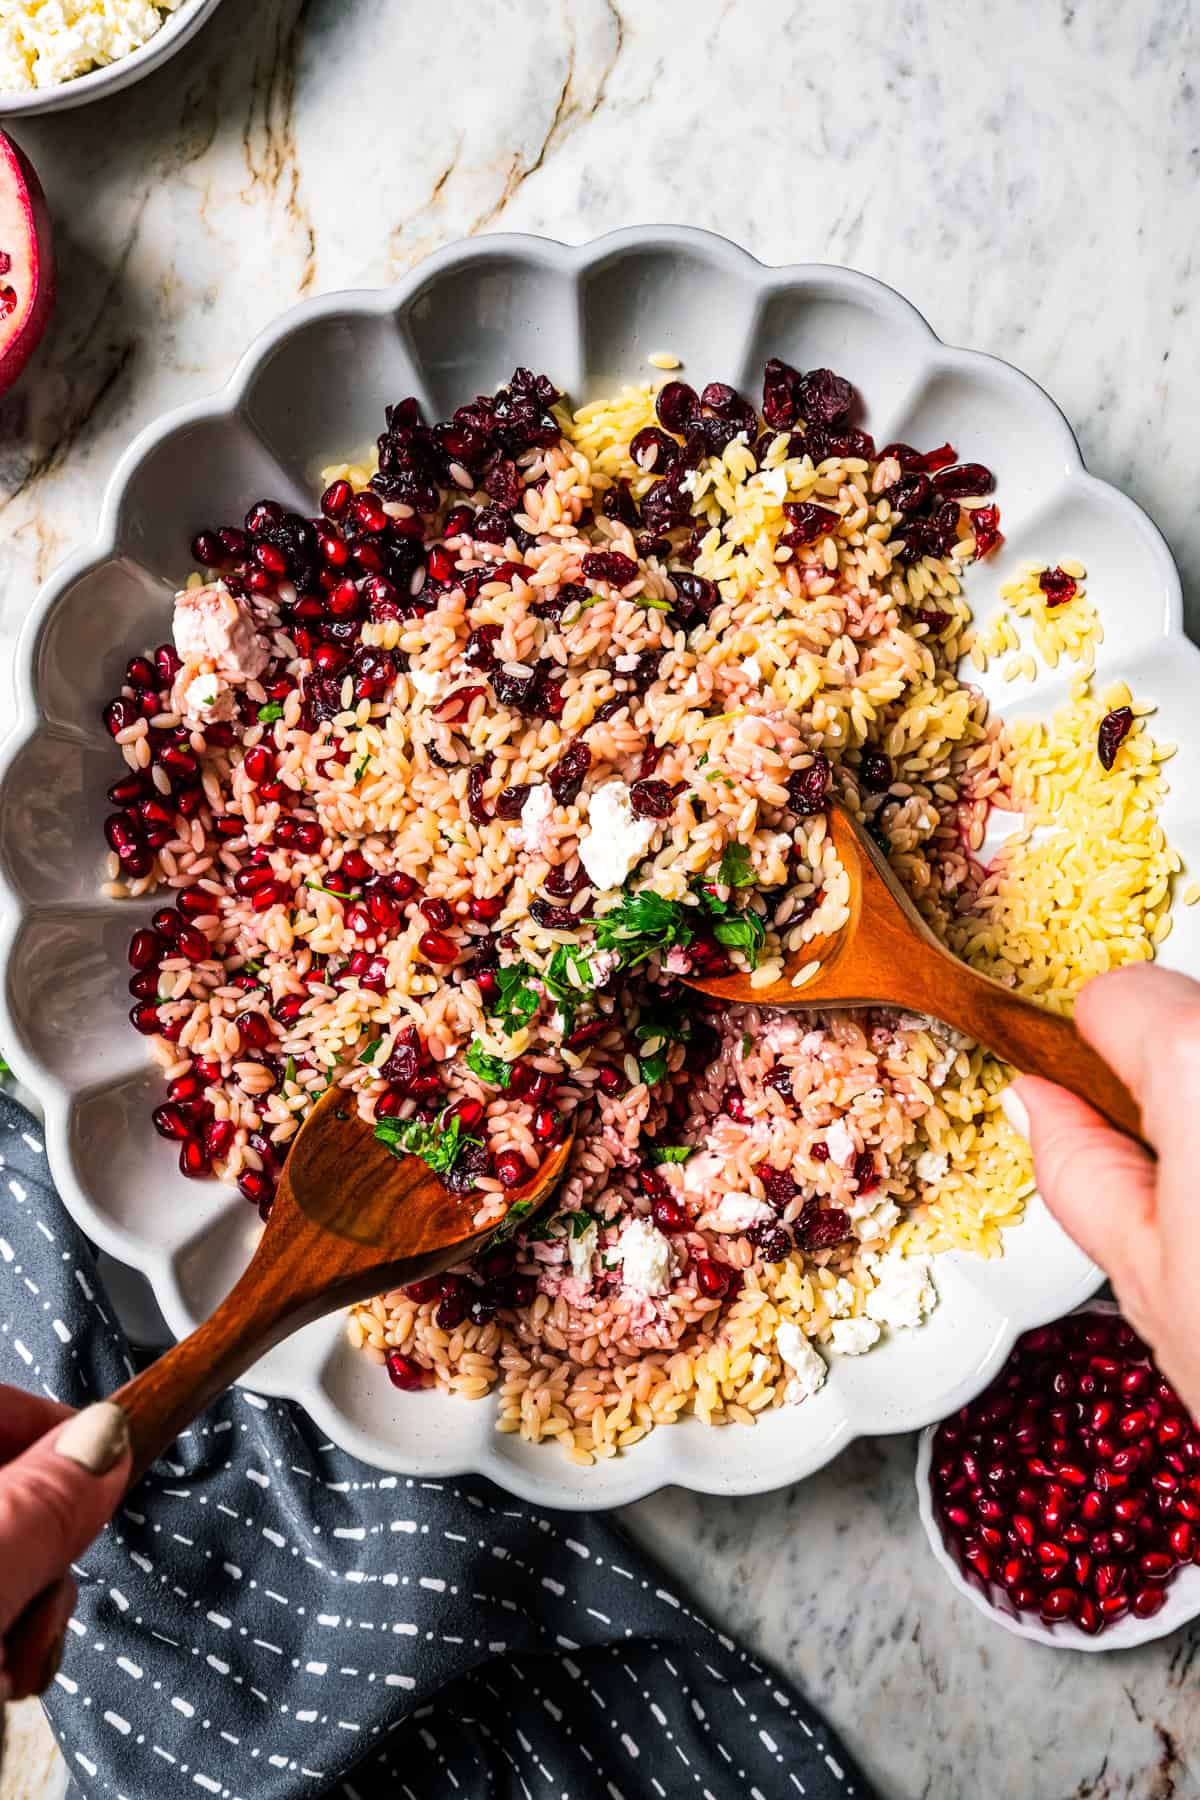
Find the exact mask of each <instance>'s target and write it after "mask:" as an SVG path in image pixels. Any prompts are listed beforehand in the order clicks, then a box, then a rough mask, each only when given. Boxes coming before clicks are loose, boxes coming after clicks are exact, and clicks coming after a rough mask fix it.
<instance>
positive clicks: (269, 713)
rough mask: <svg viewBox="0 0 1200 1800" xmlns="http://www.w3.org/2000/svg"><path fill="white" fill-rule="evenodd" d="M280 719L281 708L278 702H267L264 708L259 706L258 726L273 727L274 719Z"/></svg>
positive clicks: (281, 715) (281, 714)
mask: <svg viewBox="0 0 1200 1800" xmlns="http://www.w3.org/2000/svg"><path fill="white" fill-rule="evenodd" d="M282 717H283V707H282V705H281V704H280V702H279V701H278V700H268V701H267V704H266V705H265V706H260V707H259V709H258V722H259V724H260V725H273V724H274V723H275V721H276V719H282Z"/></svg>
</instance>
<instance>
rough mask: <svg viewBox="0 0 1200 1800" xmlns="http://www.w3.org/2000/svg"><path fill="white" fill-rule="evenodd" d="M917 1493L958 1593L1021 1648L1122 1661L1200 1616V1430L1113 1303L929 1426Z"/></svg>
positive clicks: (1022, 1343) (1028, 1350) (1027, 1343)
mask: <svg viewBox="0 0 1200 1800" xmlns="http://www.w3.org/2000/svg"><path fill="white" fill-rule="evenodd" d="M917 1494H918V1500H919V1505H920V1512H921V1519H922V1522H923V1524H924V1526H925V1530H926V1532H927V1533H928V1536H929V1542H930V1544H931V1546H932V1548H933V1553H934V1555H935V1556H936V1557H937V1559H938V1561H939V1562H940V1563H941V1565H942V1567H943V1568H944V1569H945V1571H946V1573H947V1574H948V1575H949V1577H950V1579H951V1580H952V1581H953V1583H954V1585H955V1586H956V1587H957V1588H958V1589H959V1591H960V1592H961V1593H963V1594H965V1595H966V1596H967V1598H968V1599H969V1600H970V1601H971V1603H972V1605H973V1606H975V1607H977V1608H978V1609H979V1611H980V1612H982V1613H985V1614H986V1615H987V1616H988V1617H989V1618H991V1619H993V1620H994V1621H995V1622H996V1623H997V1624H999V1625H1003V1626H1004V1627H1005V1629H1006V1630H1008V1631H1013V1632H1016V1633H1017V1634H1018V1635H1019V1636H1021V1637H1028V1638H1034V1639H1036V1640H1037V1642H1039V1643H1043V1644H1050V1645H1052V1646H1053V1647H1054V1648H1055V1649H1059V1650H1062V1649H1067V1650H1125V1649H1129V1648H1130V1647H1131V1646H1132V1645H1134V1644H1140V1643H1144V1642H1146V1641H1147V1640H1148V1639H1150V1638H1156V1637H1163V1636H1165V1635H1166V1634H1167V1633H1168V1632H1171V1631H1174V1630H1176V1629H1177V1628H1178V1627H1179V1626H1181V1625H1184V1624H1186V1623H1187V1622H1188V1621H1189V1620H1190V1619H1193V1618H1195V1617H1196V1616H1197V1614H1200V1426H1197V1425H1196V1423H1195V1421H1194V1420H1193V1419H1192V1418H1191V1417H1190V1416H1189V1415H1188V1413H1187V1410H1186V1409H1185V1407H1184V1405H1183V1403H1182V1401H1181V1400H1180V1399H1179V1396H1178V1395H1177V1394H1176V1392H1175V1390H1174V1388H1173V1387H1172V1386H1171V1384H1170V1382H1169V1381H1167V1380H1165V1378H1164V1377H1163V1376H1162V1375H1160V1374H1159V1372H1158V1370H1157V1368H1156V1367H1155V1366H1154V1363H1153V1361H1152V1360H1151V1357H1150V1353H1149V1351H1148V1350H1147V1348H1146V1346H1145V1344H1144V1343H1143V1342H1142V1340H1141V1339H1140V1338H1139V1337H1138V1335H1137V1333H1136V1332H1135V1331H1134V1330H1133V1328H1132V1326H1130V1325H1129V1324H1127V1323H1126V1321H1125V1320H1124V1319H1123V1318H1122V1317H1121V1315H1120V1312H1119V1311H1118V1309H1117V1307H1116V1306H1115V1305H1114V1304H1113V1303H1112V1302H1111V1301H1107V1300H1094V1301H1092V1302H1090V1303H1089V1304H1088V1305H1086V1306H1084V1307H1081V1308H1080V1309H1079V1311H1077V1312H1074V1313H1071V1314H1069V1315H1068V1316H1067V1317H1066V1318H1065V1319H1060V1320H1058V1321H1057V1322H1056V1323H1055V1324H1052V1325H1043V1326H1040V1327H1038V1328H1037V1329H1036V1330H1034V1331H1030V1332H1027V1333H1026V1334H1025V1336H1024V1337H1022V1338H1020V1339H1019V1340H1018V1342H1017V1344H1016V1346H1015V1348H1014V1350H1013V1352H1012V1355H1011V1356H1010V1357H1009V1359H1008V1362H1007V1363H1006V1364H1005V1366H1004V1368H1003V1369H1002V1370H1001V1372H1000V1374H999V1375H998V1376H997V1377H996V1379H995V1380H994V1381H993V1382H992V1383H991V1384H990V1386H988V1387H987V1388H985V1389H984V1391H983V1393H981V1394H980V1395H978V1396H977V1398H976V1399H974V1400H972V1401H969V1402H968V1404H967V1405H966V1406H964V1407H961V1408H960V1409H959V1411H958V1412H956V1413H954V1414H953V1415H952V1416H951V1417H950V1418H948V1419H943V1420H942V1422H941V1424H940V1425H931V1426H929V1427H928V1428H927V1429H926V1430H925V1431H924V1432H923V1433H922V1435H921V1443H920V1450H919V1453H918V1457H917Z"/></svg>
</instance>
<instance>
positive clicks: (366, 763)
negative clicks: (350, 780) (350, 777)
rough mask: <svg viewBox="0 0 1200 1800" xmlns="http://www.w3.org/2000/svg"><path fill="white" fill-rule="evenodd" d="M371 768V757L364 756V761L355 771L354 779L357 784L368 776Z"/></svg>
mask: <svg viewBox="0 0 1200 1800" xmlns="http://www.w3.org/2000/svg"><path fill="white" fill-rule="evenodd" d="M370 766H371V759H370V757H369V756H364V757H363V759H362V761H361V762H360V763H359V765H358V767H357V768H356V769H355V771H354V779H355V781H356V782H359V781H361V780H362V778H363V776H364V775H365V774H366V772H367V770H368V769H369V768H370Z"/></svg>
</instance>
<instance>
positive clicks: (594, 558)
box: [583, 550, 638, 588]
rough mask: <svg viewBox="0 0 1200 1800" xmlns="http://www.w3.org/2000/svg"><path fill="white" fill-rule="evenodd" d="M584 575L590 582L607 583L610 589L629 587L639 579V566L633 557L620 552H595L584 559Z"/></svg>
mask: <svg viewBox="0 0 1200 1800" xmlns="http://www.w3.org/2000/svg"><path fill="white" fill-rule="evenodd" d="M583 573H584V576H585V578H586V579H587V580H588V581H606V582H608V584H609V585H610V587H618V588H620V587H628V585H629V583H630V582H631V581H636V580H637V577H638V566H637V564H636V563H635V562H634V560H633V558H632V557H629V556H623V555H622V554H621V552H620V551H619V550H593V551H591V552H589V554H588V555H587V556H585V557H584V559H583Z"/></svg>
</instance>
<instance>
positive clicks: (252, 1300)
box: [112, 1088, 573, 1481]
mask: <svg viewBox="0 0 1200 1800" xmlns="http://www.w3.org/2000/svg"><path fill="white" fill-rule="evenodd" d="M349 1104H350V1103H348V1099H347V1095H346V1093H345V1091H344V1090H342V1089H339V1088H330V1089H329V1091H328V1092H327V1093H326V1094H325V1096H324V1097H323V1098H322V1099H321V1100H320V1101H319V1102H318V1104H317V1105H316V1106H315V1107H314V1108H313V1110H312V1112H311V1113H310V1114H309V1117H308V1118H307V1119H306V1121H305V1123H304V1125H303V1127H302V1128H301V1130H300V1131H299V1133H298V1134H297V1136H296V1138H295V1140H294V1142H293V1144H292V1146H291V1150H290V1152H289V1154H288V1158H287V1161H286V1162H285V1164H284V1166H283V1173H282V1176H281V1177H280V1182H279V1187H278V1190H277V1191H276V1194H275V1200H274V1203H273V1205H272V1207H271V1214H270V1217H269V1219H268V1220H267V1224H266V1228H265V1230H264V1232H263V1235H262V1238H261V1239H260V1241H259V1244H258V1248H257V1249H256V1251H255V1253H254V1256H253V1258H252V1259H251V1262H250V1265H249V1267H248V1268H247V1269H246V1270H245V1272H244V1274H243V1275H242V1277H241V1279H240V1280H239V1281H238V1283H237V1285H236V1286H235V1287H234V1288H233V1290H232V1292H231V1293H229V1294H228V1295H227V1296H226V1298H225V1299H224V1300H222V1302H221V1303H220V1305H219V1306H218V1307H217V1309H216V1311H215V1312H214V1313H213V1314H212V1316H211V1317H210V1318H209V1319H207V1320H206V1321H205V1322H204V1324H203V1325H200V1326H198V1327H197V1329H196V1330H195V1331H193V1332H192V1333H191V1335H190V1336H189V1337H186V1338H183V1339H182V1340H181V1341H180V1342H179V1343H178V1344H175V1345H174V1346H173V1347H172V1348H171V1349H170V1350H168V1351H166V1353H165V1354H164V1355H163V1356H160V1357H159V1358H158V1360H157V1362H154V1363H152V1364H151V1365H150V1367H149V1368H148V1369H146V1370H145V1371H144V1372H143V1373H142V1374H141V1375H138V1376H136V1377H135V1378H134V1380H132V1381H129V1382H126V1384H125V1386H124V1387H123V1388H121V1389H120V1390H119V1391H118V1392H117V1393H115V1394H114V1395H113V1396H112V1398H113V1399H114V1400H115V1401H116V1402H117V1404H118V1405H119V1406H121V1407H123V1408H124V1409H125V1412H126V1414H127V1415H128V1418H129V1428H130V1433H131V1435H132V1438H133V1453H134V1454H133V1474H132V1477H131V1479H132V1480H133V1481H136V1480H137V1479H138V1477H139V1476H140V1475H141V1474H143V1473H144V1472H145V1470H146V1469H147V1468H148V1467H149V1466H150V1464H151V1463H152V1462H153V1461H154V1459H155V1458H156V1457H157V1456H159V1455H161V1453H162V1452H163V1451H164V1450H165V1449H167V1447H168V1446H169V1445H170V1444H171V1443H172V1442H173V1441H174V1439H175V1438H176V1437H177V1436H178V1434H179V1432H181V1431H182V1430H183V1428H184V1427H185V1426H186V1425H189V1424H190V1423H191V1421H192V1420H193V1419H194V1418H196V1416H197V1415H198V1414H199V1413H201V1412H203V1410H204V1408H205V1407H206V1406H207V1405H208V1403H209V1401H210V1400H212V1399H214V1398H215V1396H216V1395H217V1394H219V1393H220V1392H221V1391H222V1390H223V1389H224V1388H227V1387H228V1386H230V1384H231V1383H232V1382H234V1381H236V1380H237V1378H238V1376H239V1375H243V1374H244V1373H245V1372H246V1370H247V1369H248V1368H249V1367H250V1366H251V1364H252V1363H254V1362H257V1360H258V1358H259V1357H260V1356H262V1355H264V1354H265V1352H266V1351H268V1350H270V1349H271V1348H272V1346H273V1345H275V1344H277V1343H279V1342H280V1341H281V1340H282V1339H283V1338H285V1337H288V1336H289V1335H290V1334H291V1333H292V1332H293V1331H299V1329H300V1328H301V1326H303V1325H307V1324H309V1323H311V1321H312V1320H313V1319H317V1318H320V1317H321V1315H322V1314H323V1313H327V1312H333V1311H335V1310H336V1309H337V1308H339V1307H344V1306H351V1305H353V1304H354V1302H355V1301H358V1300H366V1299H369V1298H370V1297H371V1296H372V1295H374V1294H380V1293H385V1292H386V1291H387V1290H388V1289H390V1288H394V1287H404V1286H406V1285H407V1284H408V1283H409V1282H411V1281H420V1280H423V1279H424V1278H425V1277H427V1276H430V1275H436V1274H439V1273H440V1272H441V1271H442V1270H443V1269H446V1268H449V1267H450V1265H451V1264H452V1263H457V1262H462V1261H464V1260H465V1259H466V1258H468V1257H470V1256H472V1255H474V1254H475V1253H476V1252H477V1251H478V1250H480V1249H482V1248H483V1246H484V1245H485V1244H486V1243H487V1241H488V1239H489V1238H491V1237H493V1236H494V1235H495V1232H496V1230H497V1227H498V1226H499V1225H500V1224H501V1223H502V1222H503V1221H502V1220H499V1219H494V1220H493V1221H492V1222H491V1224H490V1225H488V1226H486V1227H485V1228H484V1229H483V1230H482V1231H481V1230H480V1229H479V1227H478V1226H477V1225H476V1224H475V1222H474V1214H475V1212H476V1211H477V1210H478V1205H479V1197H478V1195H472V1194H452V1193H451V1192H450V1190H449V1188H447V1187H446V1186H445V1185H444V1183H443V1182H442V1181H440V1180H439V1178H438V1177H437V1176H436V1175H435V1174H434V1173H433V1172H432V1170H431V1169H429V1168H428V1166H427V1165H426V1164H425V1163H423V1162H422V1161H421V1160H420V1158H419V1157H416V1156H402V1157H395V1156H393V1155H392V1153H391V1152H390V1151H389V1150H388V1149H387V1147H386V1146H385V1145H384V1144H382V1143H380V1142H379V1140H378V1139H377V1138H376V1137H375V1135H374V1132H373V1130H372V1128H371V1126H370V1125H366V1124H364V1123H363V1122H362V1120H360V1119H359V1118H358V1116H357V1115H356V1114H354V1113H352V1112H350V1110H349ZM572 1141H573V1137H572V1136H568V1137H567V1138H565V1139H564V1140H563V1142H562V1143H560V1144H558V1145H556V1146H555V1148H554V1149H553V1150H551V1151H550V1153H549V1155H548V1156H547V1157H546V1160H545V1162H543V1164H542V1165H541V1167H540V1169H539V1170H538V1171H537V1174H536V1175H535V1176H534V1177H533V1179H532V1180H531V1181H529V1182H527V1183H526V1184H525V1185H524V1186H523V1187H519V1188H514V1189H512V1191H511V1192H510V1193H509V1194H508V1195H507V1196H506V1198H507V1200H508V1210H507V1212H506V1214H505V1217H509V1216H510V1215H511V1213H512V1210H513V1208H514V1207H515V1206H517V1205H520V1206H521V1207H522V1218H525V1217H529V1216H532V1214H533V1213H534V1211H536V1209H537V1208H538V1207H540V1206H541V1205H542V1204H543V1203H544V1202H545V1201H546V1200H547V1199H548V1198H549V1196H550V1194H551V1193H552V1192H553V1191H554V1189H555V1188H556V1187H557V1185H558V1182H559V1179H560V1178H561V1176H562V1173H563V1170H564V1169H565V1168H566V1165H567V1159H568V1157H569V1156H570V1154H571V1145H572Z"/></svg>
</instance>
